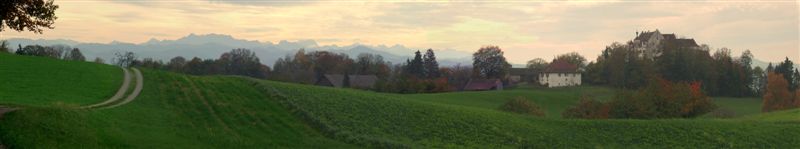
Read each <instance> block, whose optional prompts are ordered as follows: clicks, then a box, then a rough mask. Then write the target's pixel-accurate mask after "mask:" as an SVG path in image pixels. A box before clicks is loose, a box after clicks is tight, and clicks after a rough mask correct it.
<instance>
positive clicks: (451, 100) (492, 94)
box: [402, 86, 761, 118]
mask: <svg viewBox="0 0 800 149" xmlns="http://www.w3.org/2000/svg"><path fill="white" fill-rule="evenodd" d="M616 92H617V91H615V90H614V89H611V88H608V87H602V86H579V87H566V88H540V87H531V86H521V87H518V88H513V89H507V90H503V91H484V92H453V93H438V94H409V95H402V96H404V98H406V99H409V100H415V101H422V102H431V103H442V104H448V105H461V106H468V107H477V108H485V109H490V110H496V109H497V108H498V107H500V105H502V104H504V103H505V102H506V101H508V100H510V99H512V98H514V97H525V98H526V99H528V100H530V101H531V102H533V103H536V104H538V105H539V106H541V107H543V108H544V109H545V114H546V117H548V118H561V112H563V111H564V110H566V109H567V108H569V107H570V106H574V105H575V104H576V103H577V102H578V101H579V100H580V97H581V96H582V95H585V96H588V97H592V98H594V99H597V100H602V101H608V100H611V99H613V98H614V96H615V94H616ZM712 99H713V101H714V103H715V104H716V105H717V106H718V110H721V111H726V112H729V113H732V114H734V116H743V115H750V114H758V113H760V112H761V99H759V98H755V97H747V98H732V97H712Z"/></svg>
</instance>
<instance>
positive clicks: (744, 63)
mask: <svg viewBox="0 0 800 149" xmlns="http://www.w3.org/2000/svg"><path fill="white" fill-rule="evenodd" d="M738 64H739V67H740V69H739V70H740V73H741V74H742V75H741V77H740V81H741V86H739V92H740V93H741V94H740V95H745V96H750V95H756V90H755V89H754V88H753V79H754V78H755V75H754V74H753V71H754V70H753V68H752V67H751V65H752V64H753V53H751V52H750V50H745V51H744V52H742V55H741V56H739V63H738Z"/></svg>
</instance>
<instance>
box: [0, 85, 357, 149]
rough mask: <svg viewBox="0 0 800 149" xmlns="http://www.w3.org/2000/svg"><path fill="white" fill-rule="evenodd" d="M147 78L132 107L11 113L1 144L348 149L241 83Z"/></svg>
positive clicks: (0, 126)
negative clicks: (323, 148)
mask: <svg viewBox="0 0 800 149" xmlns="http://www.w3.org/2000/svg"><path fill="white" fill-rule="evenodd" d="M143 73H144V74H143V75H144V76H145V79H146V81H145V88H144V90H143V91H142V94H141V95H140V96H139V97H138V98H137V99H136V100H135V101H133V102H131V103H129V104H127V105H124V106H120V107H117V108H114V109H104V110H74V109H67V108H30V109H24V110H20V111H17V112H12V113H8V114H7V115H5V117H3V119H2V121H0V140H2V141H3V143H4V144H5V145H6V146H7V147H10V148H17V147H24V148H260V147H268V146H282V147H291V148H319V147H349V146H350V145H347V144H344V143H339V142H337V141H332V140H330V139H327V138H325V137H323V136H322V135H320V134H319V133H317V132H316V131H314V130H313V129H311V128H310V127H308V126H307V125H305V124H304V123H302V122H301V121H299V120H298V119H297V118H295V117H293V116H292V115H290V114H289V112H288V111H287V110H284V109H283V108H282V107H281V106H280V105H278V104H277V102H276V101H275V100H273V99H270V98H271V97H269V96H267V95H266V94H261V93H260V92H258V91H256V90H255V89H254V88H252V87H251V85H250V84H252V83H250V82H248V81H245V80H244V79H241V78H237V77H191V76H185V75H179V74H173V73H166V72H161V71H144V72H143Z"/></svg>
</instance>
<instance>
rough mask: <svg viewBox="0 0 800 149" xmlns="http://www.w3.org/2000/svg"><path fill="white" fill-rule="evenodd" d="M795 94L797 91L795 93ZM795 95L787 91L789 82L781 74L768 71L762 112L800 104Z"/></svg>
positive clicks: (789, 107) (794, 106)
mask: <svg viewBox="0 0 800 149" xmlns="http://www.w3.org/2000/svg"><path fill="white" fill-rule="evenodd" d="M795 94H797V93H795ZM797 98H800V97H797V95H794V97H793V96H792V93H790V92H789V83H788V81H786V79H784V77H783V75H782V74H778V73H772V72H770V73H769V74H768V75H767V89H766V91H765V92H764V100H763V102H764V103H763V104H762V107H761V111H763V112H771V111H777V110H785V109H791V108H796V107H798V106H800V102H798V101H797V100H798V99H797Z"/></svg>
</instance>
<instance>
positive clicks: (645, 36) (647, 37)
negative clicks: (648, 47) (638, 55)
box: [633, 31, 657, 42]
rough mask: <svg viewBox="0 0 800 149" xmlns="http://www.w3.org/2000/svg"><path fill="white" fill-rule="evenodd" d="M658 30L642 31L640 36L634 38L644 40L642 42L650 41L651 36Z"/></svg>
mask: <svg viewBox="0 0 800 149" xmlns="http://www.w3.org/2000/svg"><path fill="white" fill-rule="evenodd" d="M656 32H657V31H653V32H641V33H639V36H636V38H634V39H633V40H639V41H642V42H644V41H648V40H650V37H653V34H655V33H656Z"/></svg>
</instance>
